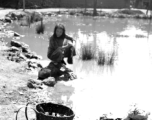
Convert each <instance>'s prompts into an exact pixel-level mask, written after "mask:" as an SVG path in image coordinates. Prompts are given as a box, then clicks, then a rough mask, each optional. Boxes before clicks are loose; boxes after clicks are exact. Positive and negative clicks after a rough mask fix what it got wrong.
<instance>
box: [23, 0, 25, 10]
mask: <svg viewBox="0 0 152 120" xmlns="http://www.w3.org/2000/svg"><path fill="white" fill-rule="evenodd" d="M23 11H25V0H23Z"/></svg>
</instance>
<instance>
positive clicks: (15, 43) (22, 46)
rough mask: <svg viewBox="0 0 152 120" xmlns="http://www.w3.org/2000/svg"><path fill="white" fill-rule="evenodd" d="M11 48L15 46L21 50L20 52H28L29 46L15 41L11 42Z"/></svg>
mask: <svg viewBox="0 0 152 120" xmlns="http://www.w3.org/2000/svg"><path fill="white" fill-rule="evenodd" d="M10 44H11V46H15V47H18V48H21V49H22V52H29V51H30V50H29V46H28V45H27V44H25V43H23V42H18V41H16V40H11V43H10Z"/></svg>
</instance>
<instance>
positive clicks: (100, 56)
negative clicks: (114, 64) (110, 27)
mask: <svg viewBox="0 0 152 120" xmlns="http://www.w3.org/2000/svg"><path fill="white" fill-rule="evenodd" d="M105 62H106V56H105V53H104V51H99V52H98V59H97V63H98V65H104V64H105Z"/></svg>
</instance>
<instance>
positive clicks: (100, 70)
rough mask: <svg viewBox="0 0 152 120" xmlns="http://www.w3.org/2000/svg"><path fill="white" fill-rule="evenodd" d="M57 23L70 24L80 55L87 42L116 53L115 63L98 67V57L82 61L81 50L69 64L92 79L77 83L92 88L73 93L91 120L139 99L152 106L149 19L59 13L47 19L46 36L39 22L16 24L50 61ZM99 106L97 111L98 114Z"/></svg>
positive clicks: (144, 105) (14, 27) (151, 31)
mask: <svg viewBox="0 0 152 120" xmlns="http://www.w3.org/2000/svg"><path fill="white" fill-rule="evenodd" d="M57 22H62V23H64V24H65V27H66V33H67V34H68V35H69V36H72V37H73V38H74V39H75V40H76V41H77V42H76V44H75V47H76V51H77V54H78V55H79V54H80V48H81V43H84V44H86V43H91V44H92V46H93V47H94V49H102V50H103V51H105V52H106V53H108V52H111V51H115V52H116V56H115V62H114V66H113V67H108V66H98V65H97V63H96V61H85V62H84V61H81V60H79V59H78V55H77V56H76V57H75V58H74V64H73V65H69V67H70V68H71V69H73V70H74V72H75V73H76V74H77V75H78V76H80V77H82V78H86V79H85V80H83V82H82V81H81V82H79V83H75V86H77V87H79V88H80V89H81V90H82V91H83V88H84V87H85V88H86V89H87V88H88V90H86V89H85V90H84V91H85V92H81V93H80V92H79V94H77V95H76V96H75V97H73V98H75V104H76V105H77V108H76V109H77V110H78V113H79V114H81V113H83V115H85V119H86V116H88V115H89V116H91V115H92V118H94V116H97V115H99V114H101V113H102V112H103V111H104V112H105V111H106V112H108V111H109V110H111V111H114V112H117V114H119V115H120V113H121V112H122V111H123V108H126V109H127V107H126V106H128V105H129V104H130V103H134V102H137V103H140V105H141V107H142V108H144V109H147V110H151V108H150V107H149V106H151V104H152V103H151V97H150V95H149V94H150V93H151V92H150V91H151V84H150V83H151V79H152V74H151V71H152V27H151V26H152V23H151V22H150V21H149V20H137V19H116V18H115V19H109V18H92V17H75V16H56V17H46V18H45V19H44V24H45V26H46V31H45V34H44V35H37V34H36V32H35V25H32V26H31V28H28V27H20V26H19V25H18V24H17V23H16V22H14V23H13V24H12V25H11V29H12V30H14V31H16V32H18V33H20V34H23V35H25V37H23V38H21V39H20V40H19V41H23V42H25V43H27V44H28V45H29V46H30V49H31V50H32V51H35V52H36V53H37V54H39V55H41V56H42V57H43V59H44V60H48V59H47V57H46V53H47V47H48V36H49V35H51V34H52V32H53V29H54V26H55V24H56V23H57ZM120 35H121V36H122V35H124V36H126V37H121V36H120ZM94 93H96V94H94ZM76 98H81V99H76ZM73 101H74V100H73ZM86 101H87V102H86ZM101 101H102V102H101ZM105 103H108V104H105ZM78 104H79V107H78ZM88 104H89V105H88ZM89 108H91V109H89ZM102 108H103V109H104V110H103V109H102ZM126 109H125V110H126ZM94 110H96V113H95V114H93V113H92V111H94ZM83 111H86V112H85V113H84V112H83ZM125 112H126V111H125Z"/></svg>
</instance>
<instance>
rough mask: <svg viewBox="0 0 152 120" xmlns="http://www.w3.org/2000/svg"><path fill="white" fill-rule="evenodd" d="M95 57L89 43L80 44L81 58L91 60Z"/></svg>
mask: <svg viewBox="0 0 152 120" xmlns="http://www.w3.org/2000/svg"><path fill="white" fill-rule="evenodd" d="M94 58H95V51H94V50H93V48H92V45H91V44H86V45H82V46H81V59H82V60H92V59H94Z"/></svg>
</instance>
